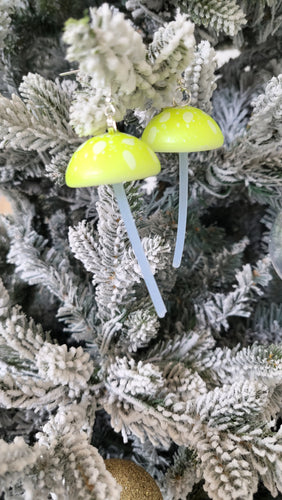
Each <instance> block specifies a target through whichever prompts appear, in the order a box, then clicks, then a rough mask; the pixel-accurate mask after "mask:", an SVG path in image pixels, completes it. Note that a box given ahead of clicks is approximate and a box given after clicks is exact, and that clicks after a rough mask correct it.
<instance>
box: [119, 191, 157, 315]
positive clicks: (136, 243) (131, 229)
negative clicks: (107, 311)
mask: <svg viewBox="0 0 282 500" xmlns="http://www.w3.org/2000/svg"><path fill="white" fill-rule="evenodd" d="M113 189H114V193H115V195H116V199H117V202H118V205H119V209H120V213H121V216H122V218H123V221H124V224H125V227H126V230H127V233H128V236H129V239H130V242H131V245H132V248H133V250H134V253H135V255H136V258H137V261H138V264H139V266H140V268H141V272H142V275H143V278H144V281H145V283H146V286H147V289H148V292H149V294H150V297H151V299H152V302H153V304H154V307H155V309H156V313H157V315H158V316H159V317H160V318H163V317H164V316H165V314H166V306H165V304H164V301H163V299H162V296H161V294H160V291H159V288H158V285H157V283H156V280H155V278H154V275H153V273H152V270H151V267H150V264H149V262H148V260H147V257H146V255H145V252H144V249H143V247H142V243H141V240H140V237H139V234H138V231H137V228H136V226H135V222H134V219H133V217H132V213H131V210H130V206H129V204H128V201H127V197H126V194H125V191H124V187H123V184H122V183H118V184H113Z"/></svg>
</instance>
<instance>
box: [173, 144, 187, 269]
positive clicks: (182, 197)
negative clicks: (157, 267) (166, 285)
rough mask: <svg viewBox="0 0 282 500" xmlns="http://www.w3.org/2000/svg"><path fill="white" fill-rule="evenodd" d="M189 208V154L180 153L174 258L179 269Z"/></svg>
mask: <svg viewBox="0 0 282 500" xmlns="http://www.w3.org/2000/svg"><path fill="white" fill-rule="evenodd" d="M187 207H188V154H187V153H179V206H178V223H177V234H176V243H175V250H174V256H173V263H172V265H173V267H175V268H177V267H179V266H180V264H181V259H182V254H183V248H184V241H185V231H186V221H187Z"/></svg>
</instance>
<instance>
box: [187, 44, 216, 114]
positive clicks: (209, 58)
mask: <svg viewBox="0 0 282 500" xmlns="http://www.w3.org/2000/svg"><path fill="white" fill-rule="evenodd" d="M215 70H216V60H215V50H214V49H213V47H212V46H211V45H210V43H209V42H208V41H206V40H204V41H202V42H200V43H199V45H197V47H196V50H195V54H194V60H193V63H192V64H190V65H189V66H188V67H187V68H186V70H185V71H184V75H183V83H184V86H185V87H186V88H187V89H188V91H189V92H190V95H191V101H190V104H191V106H195V107H198V108H200V109H202V110H203V111H205V112H206V113H211V110H212V104H211V98H212V95H213V92H214V90H215V88H216V83H215V74H214V72H215Z"/></svg>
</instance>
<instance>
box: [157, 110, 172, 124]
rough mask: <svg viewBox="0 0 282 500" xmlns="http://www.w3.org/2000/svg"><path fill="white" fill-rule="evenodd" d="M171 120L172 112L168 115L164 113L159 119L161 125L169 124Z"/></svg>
mask: <svg viewBox="0 0 282 500" xmlns="http://www.w3.org/2000/svg"><path fill="white" fill-rule="evenodd" d="M169 119H170V112H169V111H167V112H166V113H164V114H163V115H161V116H160V117H159V122H160V123H163V122H167V121H168V120H169Z"/></svg>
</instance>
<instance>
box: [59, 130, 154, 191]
mask: <svg viewBox="0 0 282 500" xmlns="http://www.w3.org/2000/svg"><path fill="white" fill-rule="evenodd" d="M160 169H161V166H160V162H159V160H158V157H157V156H156V155H155V153H154V152H153V151H152V149H151V148H150V147H149V146H148V145H147V144H146V143H145V142H144V141H141V140H140V139H137V138H136V137H134V136H132V135H128V134H124V133H122V132H114V131H110V132H108V133H106V134H103V135H98V136H96V137H92V138H91V139H88V141H86V142H84V143H83V144H82V145H81V146H80V147H79V148H78V149H77V151H76V152H75V153H74V154H73V156H72V158H71V160H70V162H69V164H68V167H67V170H66V176H65V180H66V184H67V186H69V187H73V188H74V187H89V186H99V185H101V184H116V183H119V182H126V181H132V180H137V179H144V178H145V177H150V176H152V175H156V174H158V173H159V171H160Z"/></svg>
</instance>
